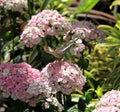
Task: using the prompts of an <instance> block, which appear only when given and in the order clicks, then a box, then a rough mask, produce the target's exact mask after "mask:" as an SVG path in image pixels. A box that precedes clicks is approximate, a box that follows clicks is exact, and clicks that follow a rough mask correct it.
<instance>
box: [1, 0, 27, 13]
mask: <svg viewBox="0 0 120 112" xmlns="http://www.w3.org/2000/svg"><path fill="white" fill-rule="evenodd" d="M0 7H4V8H6V9H8V10H13V11H19V12H21V11H24V9H26V8H27V7H28V5H27V0H0Z"/></svg>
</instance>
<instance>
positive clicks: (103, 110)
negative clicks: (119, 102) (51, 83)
mask: <svg viewBox="0 0 120 112" xmlns="http://www.w3.org/2000/svg"><path fill="white" fill-rule="evenodd" d="M92 112H120V109H119V108H117V107H114V106H112V107H111V106H106V107H99V108H97V109H95V110H93V111H92Z"/></svg>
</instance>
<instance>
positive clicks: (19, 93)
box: [0, 62, 51, 105]
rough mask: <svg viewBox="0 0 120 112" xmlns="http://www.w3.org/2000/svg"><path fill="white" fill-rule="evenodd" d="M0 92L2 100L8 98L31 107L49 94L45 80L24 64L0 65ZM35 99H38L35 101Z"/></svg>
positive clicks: (36, 71) (49, 90) (37, 71)
mask: <svg viewBox="0 0 120 112" xmlns="http://www.w3.org/2000/svg"><path fill="white" fill-rule="evenodd" d="M0 91H1V95H0V96H1V97H2V98H6V97H9V96H10V97H11V98H12V99H13V100H16V99H19V100H21V101H24V102H28V103H29V102H30V104H31V102H32V104H31V105H36V103H38V102H39V100H40V99H42V98H45V97H47V96H48V95H49V94H50V93H51V89H50V87H49V86H48V82H47V78H46V77H43V76H42V75H41V73H40V71H39V70H37V69H34V68H32V67H31V66H30V65H29V64H27V63H25V62H23V63H19V64H12V63H5V64H1V65H0ZM36 97H37V98H39V99H37V100H35V99H36ZM32 99H33V101H32ZM33 102H34V104H33Z"/></svg>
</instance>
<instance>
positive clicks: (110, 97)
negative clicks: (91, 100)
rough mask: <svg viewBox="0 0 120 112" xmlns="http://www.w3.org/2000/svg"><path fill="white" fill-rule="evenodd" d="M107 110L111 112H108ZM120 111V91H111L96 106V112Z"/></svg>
mask: <svg viewBox="0 0 120 112" xmlns="http://www.w3.org/2000/svg"><path fill="white" fill-rule="evenodd" d="M107 108H108V109H109V110H111V111H107ZM104 110H106V111H104ZM115 110H116V111H115ZM119 111H120V91H119V90H111V91H108V92H107V93H105V94H104V95H103V96H102V98H101V99H100V101H99V102H98V104H97V105H96V109H95V111H94V112H119Z"/></svg>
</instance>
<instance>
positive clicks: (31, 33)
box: [21, 27, 44, 47]
mask: <svg viewBox="0 0 120 112" xmlns="http://www.w3.org/2000/svg"><path fill="white" fill-rule="evenodd" d="M43 37H44V32H43V31H42V30H40V29H39V28H38V27H27V28H26V29H25V30H24V31H23V33H22V35H21V40H22V41H23V43H24V44H25V45H26V46H27V47H33V46H34V45H37V44H39V43H40V41H41V40H42V38H43Z"/></svg>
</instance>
